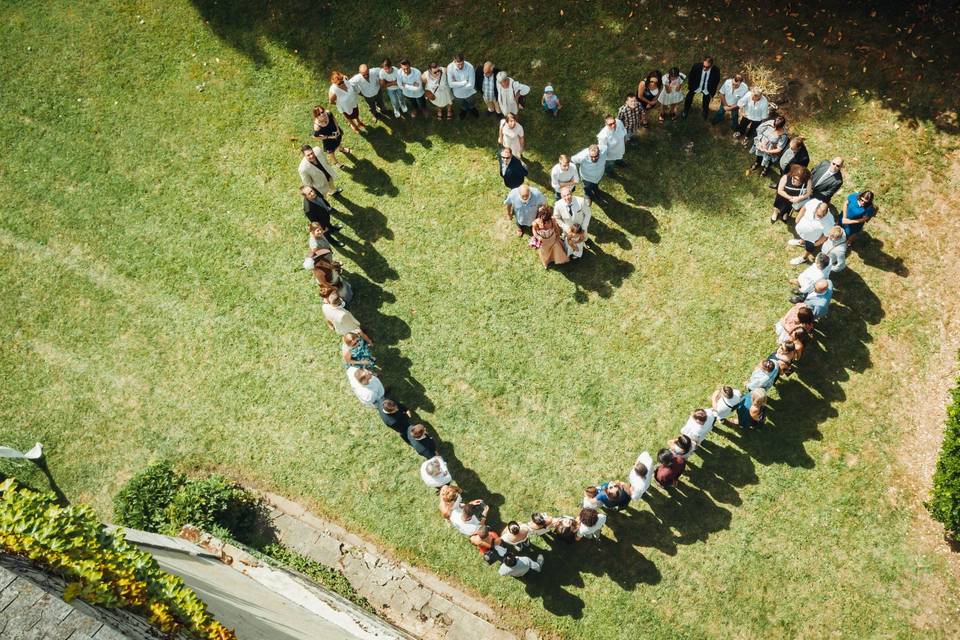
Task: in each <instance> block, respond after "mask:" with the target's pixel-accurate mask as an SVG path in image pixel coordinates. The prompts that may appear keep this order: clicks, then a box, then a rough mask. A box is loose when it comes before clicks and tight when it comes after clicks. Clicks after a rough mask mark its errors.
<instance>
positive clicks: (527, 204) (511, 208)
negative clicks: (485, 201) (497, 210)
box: [503, 184, 547, 236]
mask: <svg viewBox="0 0 960 640" xmlns="http://www.w3.org/2000/svg"><path fill="white" fill-rule="evenodd" d="M546 203H547V201H546V199H545V198H544V197H543V194H542V193H540V190H539V189H537V188H536V187H531V186H530V185H527V184H522V185H520V186H519V187H517V188H515V189H511V190H510V193H508V194H507V197H506V198H505V199H504V200H503V204H504V205H506V208H507V209H506V214H507V220H510V219H511V218H512V219H513V221H514V222H516V223H517V235H518V236H522V235H523V228H524V227H529V226H530V225H532V224H533V219H534V218H535V217H537V209H539V208H540V205H543V204H546Z"/></svg>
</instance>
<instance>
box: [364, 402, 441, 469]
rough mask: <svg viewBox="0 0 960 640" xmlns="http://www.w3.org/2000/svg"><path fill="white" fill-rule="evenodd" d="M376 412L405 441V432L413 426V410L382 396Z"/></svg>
mask: <svg viewBox="0 0 960 640" xmlns="http://www.w3.org/2000/svg"><path fill="white" fill-rule="evenodd" d="M377 413H379V414H380V419H381V420H382V421H383V424H385V425H386V426H387V427H389V428H390V429H392V430H394V431H396V432H397V435H399V436H400V438H401V439H402V440H403V441H404V442H406V441H407V432H408V431H409V430H410V427H411V426H413V425H411V424H410V419H411V418H412V417H413V412H412V411H410V409H407V408H406V407H405V406H403V405H402V404H400V403H399V402H397V401H395V400H391V399H390V398H384V399H383V401H382V402H381V403H380V406H379V407H377ZM431 457H433V456H431Z"/></svg>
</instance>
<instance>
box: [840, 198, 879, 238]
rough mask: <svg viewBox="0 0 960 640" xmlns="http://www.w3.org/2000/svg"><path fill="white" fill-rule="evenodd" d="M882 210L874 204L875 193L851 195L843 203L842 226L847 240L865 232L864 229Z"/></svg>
mask: <svg viewBox="0 0 960 640" xmlns="http://www.w3.org/2000/svg"><path fill="white" fill-rule="evenodd" d="M879 210H880V208H879V207H877V205H875V204H874V203H873V191H861V192H860V193H851V194H850V195H849V196H847V199H846V200H844V201H843V215H842V217H841V218H840V225H841V227H842V228H843V232H844V234H845V235H846V237H847V239H848V240H849V239H850V238H853V237H855V236H856V235H857V234H858V233H860V232H861V231H863V227H864V226H865V225H866V224H867V223H868V222H870V221H871V220H873V218H874V216H876V215H877V211H879Z"/></svg>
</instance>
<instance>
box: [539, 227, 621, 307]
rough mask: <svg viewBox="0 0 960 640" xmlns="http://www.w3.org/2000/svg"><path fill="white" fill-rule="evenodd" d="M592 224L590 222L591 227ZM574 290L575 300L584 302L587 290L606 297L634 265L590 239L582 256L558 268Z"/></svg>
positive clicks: (610, 294) (611, 293)
mask: <svg viewBox="0 0 960 640" xmlns="http://www.w3.org/2000/svg"><path fill="white" fill-rule="evenodd" d="M593 225H594V223H593V222H592V221H591V223H590V229H591V230H593ZM557 270H558V271H560V273H562V274H563V275H564V276H565V277H566V278H567V279H568V280H570V282H572V283H573V284H575V285H576V287H577V289H576V292H575V293H574V295H573V298H574V300H576V301H577V302H579V303H580V304H583V303H585V302H587V300H589V297H588V296H587V292H588V291H592V292H593V293H596V294H597V295H599V296H600V297H601V298H609V297H610V296H612V295H613V291H614V289H616V288H617V287H619V286H620V285H622V284H623V281H624V280H626V279H627V277H628V276H629V275H630V274H631V273H633V272H634V271H636V267H634V266H633V264H632V263H630V262H627V261H626V260H621V259H620V258H618V257H616V256H614V255H612V254H610V253H607V252H606V251H604V250H603V249H602V248H601V247H600V245H599V244H597V243H595V242H590V243H589V244H587V246H586V248H585V249H584V252H583V257H581V258H579V259H577V260H574V261H572V262H568V263H567V264H564V265H561V266H559V267H557Z"/></svg>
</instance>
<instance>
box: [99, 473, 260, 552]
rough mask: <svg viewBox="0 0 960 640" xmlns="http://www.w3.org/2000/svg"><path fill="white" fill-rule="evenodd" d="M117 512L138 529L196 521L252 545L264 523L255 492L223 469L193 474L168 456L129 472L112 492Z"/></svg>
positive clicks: (166, 528) (161, 529)
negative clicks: (183, 471)
mask: <svg viewBox="0 0 960 640" xmlns="http://www.w3.org/2000/svg"><path fill="white" fill-rule="evenodd" d="M113 513H114V518H115V519H116V521H117V523H118V524H122V525H124V526H127V527H133V528H135V529H143V530H144V531H153V532H155V533H169V534H176V533H178V532H179V531H180V528H181V527H182V526H183V525H185V524H192V525H194V526H196V527H199V528H201V529H203V530H204V531H208V532H210V533H212V534H214V535H217V536H218V537H227V538H231V539H235V540H239V541H241V542H244V543H247V544H254V545H256V544H258V543H261V542H263V541H261V540H260V539H259V538H261V537H263V535H264V534H263V532H264V531H265V529H266V527H264V526H262V523H263V522H265V515H266V511H265V509H264V507H263V505H262V503H261V501H260V499H259V498H257V497H256V496H255V495H254V494H252V493H250V492H249V491H247V490H246V489H244V488H243V487H242V486H240V485H239V484H237V483H235V482H233V481H232V480H229V479H227V478H225V477H223V476H221V475H212V476H209V477H207V478H200V479H196V480H194V479H189V478H187V477H186V476H185V475H183V474H181V473H179V472H177V471H176V470H175V469H174V468H173V465H171V464H170V463H169V462H166V461H161V462H156V463H154V464H151V465H150V466H148V467H147V468H146V469H144V470H143V471H141V472H140V473H138V474H136V475H135V476H133V477H132V478H130V480H129V481H128V482H127V484H125V485H124V486H123V488H122V489H121V490H120V492H119V493H117V495H116V497H115V498H114V501H113ZM224 532H226V533H227V535H223V533H224Z"/></svg>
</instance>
